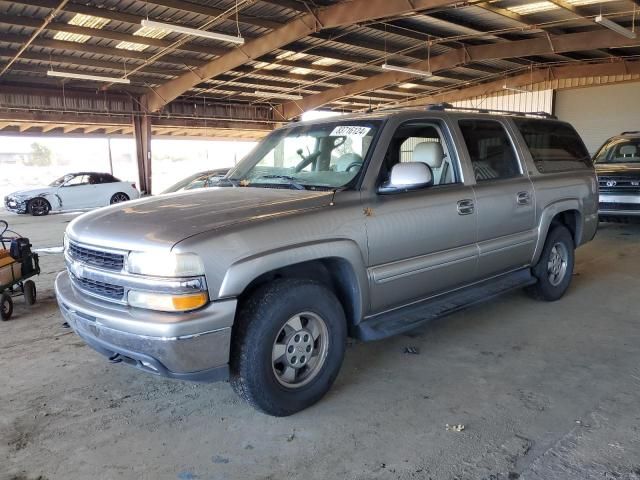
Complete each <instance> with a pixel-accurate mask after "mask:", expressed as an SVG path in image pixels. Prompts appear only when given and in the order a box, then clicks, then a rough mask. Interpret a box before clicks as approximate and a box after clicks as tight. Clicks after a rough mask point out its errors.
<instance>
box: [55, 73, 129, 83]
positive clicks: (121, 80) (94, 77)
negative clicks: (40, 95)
mask: <svg viewBox="0 0 640 480" xmlns="http://www.w3.org/2000/svg"><path fill="white" fill-rule="evenodd" d="M47 76H48V77H59V78H66V79H69V78H73V79H76V80H93V81H96V82H105V83H124V84H127V85H128V84H130V83H131V80H129V79H128V78H119V77H102V76H100V75H87V74H84V73H72V72H56V71H55V70H47Z"/></svg>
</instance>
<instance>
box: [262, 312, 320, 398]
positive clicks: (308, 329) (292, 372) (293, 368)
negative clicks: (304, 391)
mask: <svg viewBox="0 0 640 480" xmlns="http://www.w3.org/2000/svg"><path fill="white" fill-rule="evenodd" d="M328 342H329V332H328V330H327V325H326V323H325V321H324V320H323V319H322V318H321V317H320V316H319V315H317V314H315V313H311V312H303V313H300V314H297V315H294V316H293V317H291V318H290V319H289V320H287V321H286V322H285V324H284V326H283V327H282V328H281V329H280V332H278V335H277V336H276V339H275V341H274V343H273V348H272V354H271V361H272V367H273V373H274V374H275V376H276V379H277V380H278V382H279V383H280V384H281V385H282V386H284V387H287V388H300V387H302V386H304V385H306V384H308V383H309V382H310V381H311V380H313V378H314V377H315V376H316V375H317V374H318V373H319V372H320V370H322V367H323V365H324V363H325V361H326V359H327V351H328V347H329V344H328Z"/></svg>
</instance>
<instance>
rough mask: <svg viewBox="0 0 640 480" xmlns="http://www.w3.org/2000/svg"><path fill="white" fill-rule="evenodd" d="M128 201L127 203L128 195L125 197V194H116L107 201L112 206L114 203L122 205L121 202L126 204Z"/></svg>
mask: <svg viewBox="0 0 640 480" xmlns="http://www.w3.org/2000/svg"><path fill="white" fill-rule="evenodd" d="M128 201H129V195H127V194H126V193H122V192H118V193H114V194H113V196H112V197H111V200H110V201H109V204H110V205H113V204H114V203H122V202H128Z"/></svg>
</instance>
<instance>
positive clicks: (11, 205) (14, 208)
mask: <svg viewBox="0 0 640 480" xmlns="http://www.w3.org/2000/svg"><path fill="white" fill-rule="evenodd" d="M4 208H5V209H6V210H7V211H8V212H13V213H27V202H26V201H24V200H19V199H17V198H13V197H5V199H4Z"/></svg>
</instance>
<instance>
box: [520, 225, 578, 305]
mask: <svg viewBox="0 0 640 480" xmlns="http://www.w3.org/2000/svg"><path fill="white" fill-rule="evenodd" d="M574 263H575V246H574V243H573V237H572V236H571V232H569V230H568V229H567V227H565V226H564V225H556V226H552V227H551V229H550V231H549V234H548V235H547V240H546V241H545V243H544V248H543V249H542V254H541V255H540V260H538V263H537V264H536V265H535V266H534V267H533V268H532V269H531V270H532V272H531V273H533V276H534V277H536V278H537V279H538V283H536V284H535V285H532V286H530V287H527V289H526V290H527V293H529V295H531V296H532V297H533V298H535V299H537V300H545V301H547V302H553V301H555V300H558V299H560V298H561V297H562V296H563V295H564V294H565V292H566V291H567V289H568V288H569V284H570V283H571V277H572V275H573V266H574Z"/></svg>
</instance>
